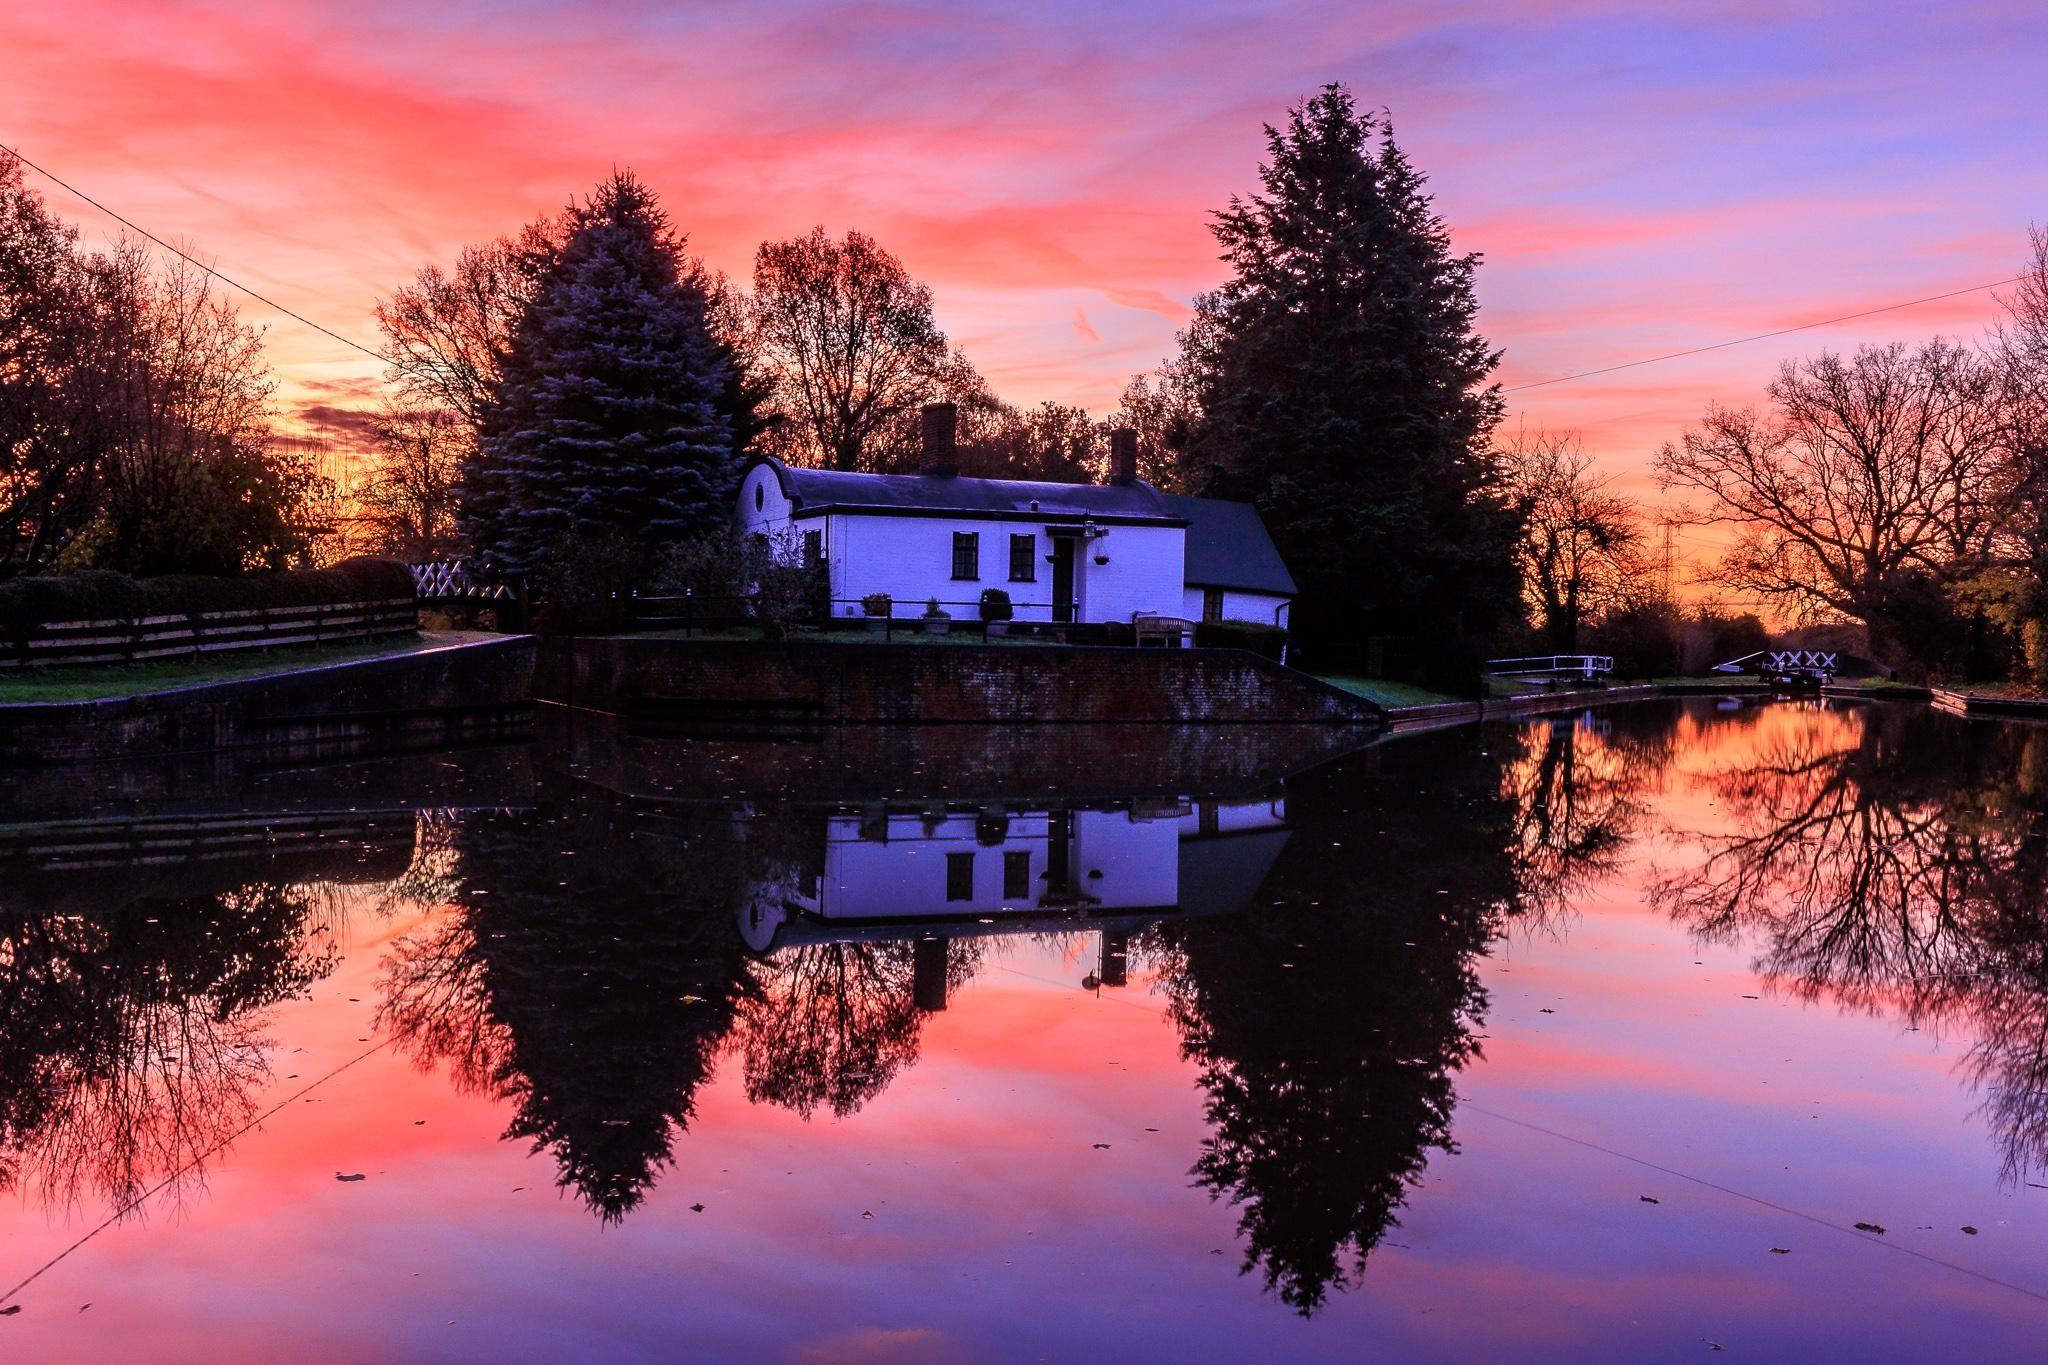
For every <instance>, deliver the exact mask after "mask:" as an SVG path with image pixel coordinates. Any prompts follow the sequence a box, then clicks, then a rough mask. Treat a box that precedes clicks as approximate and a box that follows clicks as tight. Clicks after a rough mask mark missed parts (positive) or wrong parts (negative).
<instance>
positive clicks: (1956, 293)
mask: <svg viewBox="0 0 2048 1365" xmlns="http://www.w3.org/2000/svg"><path fill="white" fill-rule="evenodd" d="M0 150H4V151H6V152H7V153H8V154H9V155H11V156H13V157H14V159H15V160H17V161H19V162H20V163H21V164H22V165H24V166H26V167H28V168H29V169H30V170H32V171H34V172H36V173H37V174H38V175H40V176H42V177H43V178H44V179H46V180H48V181H49V182H50V183H51V184H53V185H56V186H59V187H60V188H62V189H64V190H66V191H68V192H69V193H71V194H73V195H75V196H77V197H78V198H79V199H82V200H84V201H85V202H86V203H88V204H90V205H92V206H93V207H94V208H96V209H98V210H99V211H100V212H101V213H104V214H106V215H107V216H108V217H109V218H111V219H113V220H114V221H115V222H117V223H119V224H121V226H123V227H125V228H127V229H128V230H129V231H131V232H134V233H136V234H137V235H138V236H141V237H145V238H147V239H148V240H150V241H152V242H155V243H156V244H157V245H158V246H160V247H162V248H163V249H164V250H166V251H168V252H170V253H171V254H172V255H174V256H177V257H178V258H180V259H181V260H184V261H186V262H187V263H189V264H191V265H192V266H194V267H195V268H197V269H199V270H201V271H204V272H205V273H206V274H207V275H210V276H211V277H213V278H214V279H216V280H219V281H220V282H221V283H222V284H224V285H227V286H228V287H229V288H231V289H237V290H240V291H241V292H242V293H244V294H247V295H248V296H249V297H250V298H252V299H255V300H256V301H257V302H259V303H261V304H264V305H266V306H267V307H270V308H274V309H276V310H277V311H278V312H280V313H282V314H284V315H285V316H286V317H288V318H291V319H293V320H294V321H296V322H301V323H304V324H305V325H306V326H308V327H310V328H312V329H313V330H314V331H316V332H318V333H320V334H321V335H322V336H325V337H331V338H332V339H334V340H335V341H338V342H340V343H341V344H342V345H344V346H347V347H349V348H350V349H351V350H356V351H360V352H362V353H363V354H364V355H366V356H368V357H370V358H371V359H372V360H377V361H382V360H383V359H384V357H383V356H381V355H379V354H377V352H375V351H373V350H371V349H370V348H369V347H367V346H365V345H363V344H362V343H361V342H359V341H351V340H350V339H349V338H347V337H345V336H343V335H342V334H341V333H339V332H337V331H335V330H333V329H332V328H329V327H323V326H321V325H320V324H319V323H317V322H315V321H313V319H311V318H309V317H307V316H306V315H305V314H303V313H300V312H296V311H294V310H292V309H290V308H287V307H285V306H284V305H283V304H281V303H279V302H278V301H277V300H276V299H273V298H271V297H269V296H268V295H266V294H262V293H259V292H257V291H256V290H254V289H251V288H250V287H249V286H248V285H246V284H243V283H242V282H241V281H240V280H237V279H234V278H232V277H230V276H228V275H223V274H222V273H221V272H220V271H218V270H216V269H214V268H213V267H212V266H210V265H208V264H207V263H206V262H204V261H202V260H199V259H197V258H195V257H194V256H192V255H191V254H190V253H189V252H186V251H182V250H180V249H179V248H177V247H175V246H172V245H171V244H170V243H169V242H167V241H165V240H164V239H163V238H161V237H159V236H157V235H156V234H155V233H153V232H151V231H149V230H148V229H147V228H144V227H141V226H138V225H137V224H136V223H134V222H132V221H131V220H129V219H127V218H124V217H122V216H121V215H120V214H118V213H116V212H114V210H112V209H110V208H108V207H107V206H106V205H105V204H102V203H101V202H100V201H99V200H97V199H95V198H93V197H92V196H91V195H89V194H87V193H86V192H85V191H84V190H81V189H79V188H78V187H77V186H75V185H72V184H70V183H69V182H68V181H65V180H64V179H62V178H61V177H59V176H58V175H56V174H55V173H54V172H51V171H49V170H45V169H44V168H43V167H41V166H38V165H37V164H36V163H35V162H33V161H30V160H29V159H28V158H27V157H25V156H23V155H22V154H21V152H20V151H19V150H18V149H15V148H12V147H8V146H6V145H5V144H4V143H0ZM2025 278H2026V277H2025V276H2024V275H2010V276H2007V277H2006V278H2005V279H2002V280H1992V281H1990V282H1989V283H1987V284H1973V285H1970V286H1969V287H1967V288H1964V289H1951V290H1949V291H1948V292H1947V293H1945V294H1929V295H1927V296H1926V297H1924V298H1918V299H1907V300H1905V301H1903V302H1901V303H1888V304H1885V305H1883V306H1882V307H1878V308H1866V309H1864V310H1863V311H1862V312H1860V313H1844V314H1842V315H1841V316H1840V317H1833V318H1822V319H1821V320H1820V321H1818V322H1802V323H1800V324H1799V325H1798V326H1797V327H1780V328H1779V329H1778V330H1776V331H1774V332H1758V333H1756V334H1755V335H1754V336H1746V337H1736V338H1734V339H1733V340H1730V341H1717V342H1714V343H1712V344H1711V345H1707V346H1694V347H1691V348H1690V349H1687V350H1683V351H1671V352H1668V353H1666V354H1664V355H1653V356H1648V357H1646V358H1644V359H1642V360H1630V361H1625V362H1623V363H1622V364H1619V365H1604V366H1601V367H1600V368H1599V369H1593V370H1580V371H1578V372H1577V373H1575V374H1562V375H1558V376H1557V377H1556V378H1554V379H1537V380H1532V381H1531V382H1529V383H1527V384H1509V385H1507V386H1506V387H1504V388H1502V389H1501V392H1502V393H1521V392H1524V391H1525V390H1528V389H1542V388H1548V387H1549V386H1551V385H1553V384H1569V383H1571V382H1572V381H1574V380H1578V379H1591V378H1593V377H1594V376H1596V375H1603V374H1614V373H1616V372H1618V371H1621V370H1633V369H1637V368H1640V367H1641V366H1644V365H1661V364H1662V363H1664V362H1665V361H1667V360H1682V359H1684V358H1685V357H1687V356H1694V355H1705V354H1706V353H1707V352H1709V351H1724V350H1727V349H1728V348H1729V347H1731V346H1747V345H1748V344H1749V343H1750V342H1752V341H1768V340H1770V339H1771V338H1772V337H1782V336H1790V335H1792V334H1793V333H1795V332H1810V331H1812V330H1814V329H1815V328H1817V327H1833V326H1835V325H1836V324H1837V323H1843V322H1854V321H1856V320H1857V319H1859V318H1869V317H1876V316H1877V315H1878V314H1880V313H1895V312H1897V311H1899V310H1900V309H1902V308H1917V307H1919V306H1920V305H1921V304H1923V303H1939V302H1940V301H1941V300H1943V299H1953V298H1960V297H1962V296H1963V295H1964V294H1981V293H1983V292H1984V291H1985V290H1987V289H1997V288H1999V287H2000V286H2001V285H2008V284H2018V283H2019V282H2020V281H2021V280H2023V279H2025Z"/></svg>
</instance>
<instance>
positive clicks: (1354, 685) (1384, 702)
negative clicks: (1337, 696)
mask: <svg viewBox="0 0 2048 1365" xmlns="http://www.w3.org/2000/svg"><path fill="white" fill-rule="evenodd" d="M1315 676H1316V677H1318V678H1321V679H1322V680H1323V681H1324V682H1326V683H1328V684H1330V686H1332V687H1341V688H1343V689H1344V690H1345V691H1346V692H1350V693H1353V694H1354V695H1357V696H1360V697H1364V698H1365V699H1366V700H1367V701H1376V702H1378V703H1379V704H1380V705H1381V706H1436V705H1439V704H1440V703H1443V702H1447V701H1456V700H1457V698H1456V697H1451V696H1446V695H1444V694H1443V693H1442V692H1432V691H1430V690H1429V689H1428V688H1426V687H1417V686H1415V685H1414V684H1413V683H1404V682H1389V681H1388V680H1387V679H1385V678H1356V677H1353V676H1351V675H1350V674H1348V673H1318V674H1316V675H1315Z"/></svg>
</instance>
